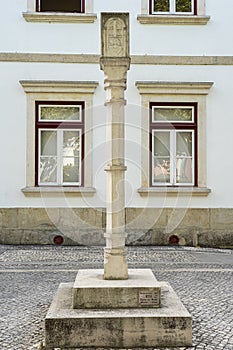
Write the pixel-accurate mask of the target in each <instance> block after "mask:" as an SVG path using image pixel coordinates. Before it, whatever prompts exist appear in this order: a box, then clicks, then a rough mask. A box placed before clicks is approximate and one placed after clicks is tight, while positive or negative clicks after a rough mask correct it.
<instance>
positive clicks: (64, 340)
mask: <svg viewBox="0 0 233 350" xmlns="http://www.w3.org/2000/svg"><path fill="white" fill-rule="evenodd" d="M160 286H161V290H162V299H161V308H158V309H155V308H145V309H102V310H101V309H99V310H97V309H85V310H83V309H72V287H73V284H72V283H62V284H60V286H59V289H58V291H57V294H56V296H55V298H54V300H53V302H52V304H51V306H50V309H49V311H48V313H47V316H46V319H45V344H46V349H54V348H61V349H64V348H78V347H108V348H133V347H138V348H139V347H156V346H157V347H158V346H161V347H163V346H166V347H169V346H171V347H173V346H174V347H179V346H191V345H192V319H191V315H190V314H189V313H188V311H187V310H186V309H185V307H184V306H183V304H182V303H181V301H180V300H179V298H178V297H177V295H176V294H175V292H174V291H173V289H172V288H171V287H170V285H169V284H168V283H166V282H160Z"/></svg>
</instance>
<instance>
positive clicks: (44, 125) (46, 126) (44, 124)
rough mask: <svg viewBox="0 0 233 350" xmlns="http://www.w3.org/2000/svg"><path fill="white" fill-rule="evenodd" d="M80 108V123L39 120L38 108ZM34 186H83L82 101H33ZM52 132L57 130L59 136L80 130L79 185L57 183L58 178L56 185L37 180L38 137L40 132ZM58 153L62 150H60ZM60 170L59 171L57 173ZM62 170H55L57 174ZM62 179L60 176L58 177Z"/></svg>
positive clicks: (83, 133)
mask: <svg viewBox="0 0 233 350" xmlns="http://www.w3.org/2000/svg"><path fill="white" fill-rule="evenodd" d="M43 105H44V106H49V105H50V106H68V105H69V106H81V120H80V121H73V120H72V121H64V120H63V121H61V120H60V121H59V120H56V121H43V120H41V119H40V106H43ZM35 117H36V118H35V133H36V135H35V150H36V154H35V185H36V186H61V187H65V186H74V187H76V186H77V187H78V186H84V159H85V154H84V147H85V102H84V101H35ZM45 130H47V131H50V130H51V131H52V130H57V131H58V134H61V133H63V132H64V130H67V131H71V130H73V131H76V130H80V131H81V143H80V145H81V153H80V166H81V171H80V178H81V181H79V183H68V182H67V183H64V182H63V181H61V182H60V181H59V176H58V177H57V182H56V183H41V182H40V180H39V176H40V170H39V169H40V156H41V154H40V147H41V144H40V135H41V131H45ZM59 146H60V145H59V144H57V157H58V159H60V158H61V155H59V154H58V152H59ZM60 152H62V150H61V149H60ZM58 164H59V166H61V163H60V162H58ZM59 170H60V171H59ZM61 171H62V169H57V174H58V173H59V172H61ZM60 177H61V178H62V176H61V175H60Z"/></svg>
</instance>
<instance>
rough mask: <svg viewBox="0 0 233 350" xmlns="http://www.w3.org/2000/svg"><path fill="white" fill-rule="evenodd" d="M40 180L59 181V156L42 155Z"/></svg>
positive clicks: (43, 181)
mask: <svg viewBox="0 0 233 350" xmlns="http://www.w3.org/2000/svg"><path fill="white" fill-rule="evenodd" d="M40 182H41V183H56V182H57V157H50V156H46V157H44V156H43V157H40Z"/></svg>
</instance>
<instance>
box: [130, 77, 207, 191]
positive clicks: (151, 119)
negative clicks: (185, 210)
mask: <svg viewBox="0 0 233 350" xmlns="http://www.w3.org/2000/svg"><path fill="white" fill-rule="evenodd" d="M212 85H213V83H212V82H182V81H181V82H173V81H138V82H136V87H137V88H138V90H139V93H140V95H141V107H142V109H141V112H142V116H141V118H142V119H141V145H142V147H141V187H140V188H139V189H138V192H139V194H140V195H141V196H145V195H153V194H162V195H163V194H164V193H166V195H178V194H180V195H192V196H196V195H197V196H207V195H208V194H209V193H210V189H209V188H208V187H207V169H206V165H207V159H206V136H207V133H206V119H207V115H206V114H207V112H206V102H207V95H208V93H209V90H210V88H211V86H212Z"/></svg>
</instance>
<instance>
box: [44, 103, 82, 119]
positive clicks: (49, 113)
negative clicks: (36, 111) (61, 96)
mask: <svg viewBox="0 0 233 350" xmlns="http://www.w3.org/2000/svg"><path fill="white" fill-rule="evenodd" d="M40 120H52V121H63V120H65V121H69V120H75V121H81V108H80V106H72V107H70V106H42V105H40Z"/></svg>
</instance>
